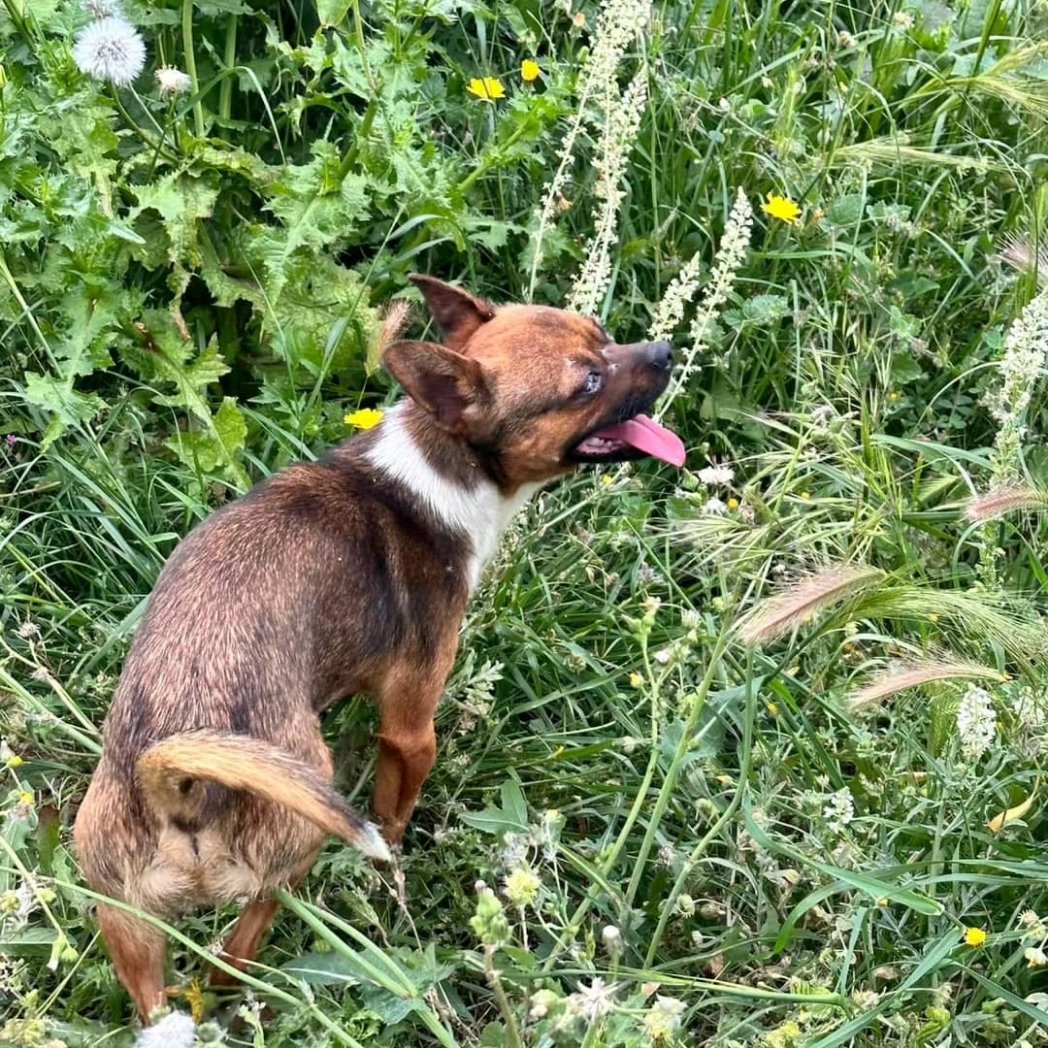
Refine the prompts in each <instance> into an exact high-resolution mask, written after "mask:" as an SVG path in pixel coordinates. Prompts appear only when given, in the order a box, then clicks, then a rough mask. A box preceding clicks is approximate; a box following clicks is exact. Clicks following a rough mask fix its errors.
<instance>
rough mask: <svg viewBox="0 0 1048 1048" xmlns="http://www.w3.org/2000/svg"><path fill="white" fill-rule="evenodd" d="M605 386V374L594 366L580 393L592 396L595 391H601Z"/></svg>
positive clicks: (584, 395)
mask: <svg viewBox="0 0 1048 1048" xmlns="http://www.w3.org/2000/svg"><path fill="white" fill-rule="evenodd" d="M603 388H604V376H603V375H602V374H601V373H600V372H599V371H597V369H596V368H594V369H593V370H591V371H590V373H589V374H588V375H587V376H586V381H585V382H583V384H582V389H580V390H579V395H580V396H583V397H592V396H593V394H594V393H599V392H600V391H601V390H602V389H603Z"/></svg>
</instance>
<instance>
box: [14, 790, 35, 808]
mask: <svg viewBox="0 0 1048 1048" xmlns="http://www.w3.org/2000/svg"><path fill="white" fill-rule="evenodd" d="M18 803H19V804H21V805H22V807H23V808H31V807H32V806H33V795H32V794H31V793H30V792H29V791H28V790H22V792H21V793H20V794H19V795H18Z"/></svg>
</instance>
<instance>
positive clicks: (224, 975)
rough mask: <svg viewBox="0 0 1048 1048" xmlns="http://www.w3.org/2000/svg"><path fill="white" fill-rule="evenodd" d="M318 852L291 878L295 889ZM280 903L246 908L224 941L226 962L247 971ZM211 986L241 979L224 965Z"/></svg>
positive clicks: (261, 901) (258, 903)
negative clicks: (225, 969) (224, 967)
mask: <svg viewBox="0 0 1048 1048" xmlns="http://www.w3.org/2000/svg"><path fill="white" fill-rule="evenodd" d="M316 858H317V853H316V851H312V852H310V855H309V859H308V860H307V861H306V862H304V863H303V864H302V866H301V867H300V868H299V870H298V871H297V872H296V873H295V874H294V875H293V876H292V877H291V879H290V881H289V883H288V888H289V889H294V888H295V887H297V886H298V884H299V883H300V882H301V881H302V880H303V878H304V877H305V876H306V874H307V873H309V871H310V869H311V868H312V866H313V863H314V862H315V861H316ZM279 909H280V903H278V902H277V901H276V899H255V901H254V902H249V903H248V904H247V906H245V907H244V911H243V913H241V915H240V916H239V917H238V918H237V922H236V924H234V925H233V930H232V931H231V932H230V933H229V938H228V939H226V941H225V942H224V943H223V944H222V952H221V954H220V956H221V958H222V960H223V961H225V962H226V963H227V964H229V965H231V966H232V967H234V968H236V969H237V970H238V971H241V972H243V971H247V968H248V965H249V964H250V963H251V962H252V961H253V960H254V959H255V955H256V954H257V953H258V948H259V947H260V946H261V945H262V940H263V939H264V938H265V936H266V932H268V931H269V926H270V925H271V924H272V923H273V918H274V917H275V916H276V912H277V910H279ZM210 982H211V985H212V986H215V987H218V988H220V989H225V988H228V987H232V986H236V985H237V983H238V982H239V980H238V979H237V977H236V976H235V975H230V974H229V972H227V971H223V970H222V969H221V968H212V969H211V979H210Z"/></svg>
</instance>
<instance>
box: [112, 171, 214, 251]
mask: <svg viewBox="0 0 1048 1048" xmlns="http://www.w3.org/2000/svg"><path fill="white" fill-rule="evenodd" d="M134 193H135V195H136V196H137V197H138V206H137V207H135V208H132V210H131V212H130V214H129V216H128V221H133V220H134V219H135V218H136V217H137V216H138V215H139V214H140V213H141V212H142V211H144V210H146V209H147V208H151V209H152V210H154V211H156V212H158V213H159V214H160V217H161V218H162V219H163V222H164V229H165V230H166V231H167V235H168V239H169V240H170V245H169V248H168V258H169V260H170V262H171V264H172V265H174V266H179V267H185V268H188V269H196V268H198V267H199V266H200V264H201V263H202V261H203V258H202V256H201V252H200V246H199V238H198V231H197V223H198V222H199V221H200V220H201V219H204V218H210V217H211V214H212V212H213V210H214V206H215V200H216V198H217V197H218V190H217V189H214V188H212V187H211V186H209V185H208V184H207V183H206V182H204V180H203V179H200V178H194V177H193V176H192V175H189V174H185V173H182V174H179V173H172V174H168V175H164V176H163V177H162V178H160V179H158V180H157V181H156V182H150V183H149V184H148V185H144V186H136V187H134Z"/></svg>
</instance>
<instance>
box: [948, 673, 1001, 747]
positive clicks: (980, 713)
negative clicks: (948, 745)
mask: <svg viewBox="0 0 1048 1048" xmlns="http://www.w3.org/2000/svg"><path fill="white" fill-rule="evenodd" d="M996 730H997V712H996V710H994V708H993V700H992V699H991V698H990V693H989V692H987V691H985V690H984V689H983V688H979V687H976V685H974V684H969V685H968V690H967V691H966V692H965V693H964V695H963V697H962V698H961V702H960V705H959V706H958V707H957V734H958V736H959V738H960V740H961V749H962V750H963V751H964V755H965V756H966V757H968V758H969V759H971V760H977V759H978V758H979V757H981V756H982V755H983V754H984V753H985V752H986V751H987V750H988V749H989V748H990V746H991V744H992V743H993V739H994V734H995V732H996Z"/></svg>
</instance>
